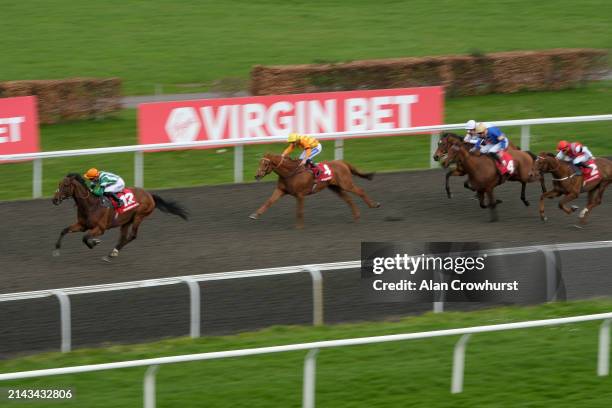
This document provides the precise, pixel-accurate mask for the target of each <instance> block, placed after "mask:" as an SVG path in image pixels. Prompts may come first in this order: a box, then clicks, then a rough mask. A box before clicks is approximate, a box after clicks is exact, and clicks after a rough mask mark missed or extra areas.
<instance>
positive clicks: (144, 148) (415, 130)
mask: <svg viewBox="0 0 612 408" xmlns="http://www.w3.org/2000/svg"><path fill="white" fill-rule="evenodd" d="M610 120H612V114H608V115H589V116H569V117H558V118H539V119H521V120H501V121H487V122H488V123H491V124H494V125H496V126H521V148H522V149H523V150H529V142H530V126H532V125H549V124H561V123H579V122H597V121H610ZM464 126H465V124H464V123H454V124H449V125H438V126H418V127H409V128H397V129H385V130H365V131H361V132H357V131H355V132H334V133H319V134H316V135H315V136H316V137H317V138H319V139H321V140H335V141H336V143H335V153H334V157H335V158H336V159H337V160H338V159H342V157H343V155H344V153H343V152H344V150H343V149H344V142H343V141H344V139H354V138H368V137H377V136H397V135H408V134H427V133H430V134H432V136H431V145H430V146H431V147H430V153H431V154H430V166H431V167H432V168H434V167H437V166H438V164H437V163H436V162H435V161H434V160H433V159H431V156H432V155H433V153H434V151H435V150H436V148H437V144H438V140H439V132H442V131H447V130H455V129H463V128H464ZM285 140H286V138H285V137H284V136H270V137H252V138H248V139H223V140H206V141H196V142H188V143H157V144H147V145H132V146H116V147H102V148H97V149H77V150H58V151H50V152H38V153H22V154H6V155H0V163H2V162H3V161H19V160H33V175H32V196H33V197H34V198H38V197H42V160H43V159H49V158H58V157H73V156H87V155H94V154H109V153H134V154H135V155H134V185H135V186H136V187H143V186H144V172H143V163H144V155H143V152H149V151H163V150H176V149H193V148H201V147H206V146H215V147H221V146H235V150H234V182H236V183H240V182H242V181H243V173H244V172H243V169H244V163H243V156H244V154H243V147H244V145H251V144H257V143H270V142H281V141H285Z"/></svg>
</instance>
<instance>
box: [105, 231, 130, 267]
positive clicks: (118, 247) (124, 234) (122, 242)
mask: <svg viewBox="0 0 612 408" xmlns="http://www.w3.org/2000/svg"><path fill="white" fill-rule="evenodd" d="M130 225H132V223H131V222H129V223H126V224H123V225H122V226H121V234H120V235H119V242H117V245H115V248H113V250H112V251H110V254H108V255H107V256H105V257H103V258H102V260H104V261H106V262H110V261H111V258H116V257H118V256H119V251H120V250H121V248H123V247H124V246H125V245H126V244H127V243H128V231H129V230H130Z"/></svg>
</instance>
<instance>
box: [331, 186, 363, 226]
mask: <svg viewBox="0 0 612 408" xmlns="http://www.w3.org/2000/svg"><path fill="white" fill-rule="evenodd" d="M329 189H330V190H331V191H333V192H334V193H336V194H338V196H339V197H340V198H341V199H343V200H344V202H345V203H347V204H348V206H349V207H351V211H352V213H353V219H354V220H355V221H358V220H359V216H360V214H359V208H357V206H356V205H355V203H354V202H353V200H352V199H351V197H350V196H349V195H348V194H346V193H345V192H344V191H343V190H342V189H341V188H340V187H338V186H329Z"/></svg>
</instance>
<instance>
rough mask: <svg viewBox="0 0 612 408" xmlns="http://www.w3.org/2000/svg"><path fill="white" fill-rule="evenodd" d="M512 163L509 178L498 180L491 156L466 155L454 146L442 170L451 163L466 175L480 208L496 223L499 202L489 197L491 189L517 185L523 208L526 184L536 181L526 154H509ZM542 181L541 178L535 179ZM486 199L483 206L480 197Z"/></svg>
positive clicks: (532, 160) (530, 161)
mask: <svg viewBox="0 0 612 408" xmlns="http://www.w3.org/2000/svg"><path fill="white" fill-rule="evenodd" d="M509 153H510V154H511V155H512V158H513V160H514V162H515V171H514V173H513V174H512V175H511V176H509V177H508V176H507V175H505V176H501V175H500V173H499V171H498V170H497V166H496V164H495V160H496V159H495V158H494V157H491V155H487V156H483V155H480V154H479V153H477V154H470V153H469V152H468V150H467V148H466V147H465V146H463V145H458V144H455V145H453V146H451V147H450V149H449V151H448V155H447V157H446V159H445V160H444V163H443V165H444V167H448V164H449V163H451V162H457V163H458V164H461V166H462V169H463V171H465V173H466V174H467V175H468V181H469V184H470V186H471V187H472V188H473V189H474V190H476V192H477V193H478V200H479V202H480V207H481V208H487V207H488V208H489V209H490V213H491V221H497V219H498V218H497V211H496V206H497V204H498V203H500V202H501V201H499V200H496V199H495V196H494V194H493V189H494V188H495V187H496V186H498V185H500V184H502V183H504V182H505V181H506V179H508V180H515V181H519V182H520V183H521V185H522V188H521V201H523V204H525V205H526V206H528V205H529V201H527V199H526V198H525V187H526V185H527V183H530V182H532V181H535V180H536V177H539V175H538V174H537V171H535V168H534V165H533V164H534V162H535V156H533V158H532V157H531V156H530V154H529V153H526V152H523V151H520V150H513V151H510V152H509ZM539 178H540V179H542V177H539ZM485 194H486V196H487V199H488V204H486V205H485V202H484V196H485Z"/></svg>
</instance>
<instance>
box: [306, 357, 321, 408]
mask: <svg viewBox="0 0 612 408" xmlns="http://www.w3.org/2000/svg"><path fill="white" fill-rule="evenodd" d="M317 354H319V349H312V350H310V351H308V353H307V354H306V357H305V358H304V384H303V386H302V408H314V407H315V402H316V397H315V390H316V385H317V384H316V380H317Z"/></svg>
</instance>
